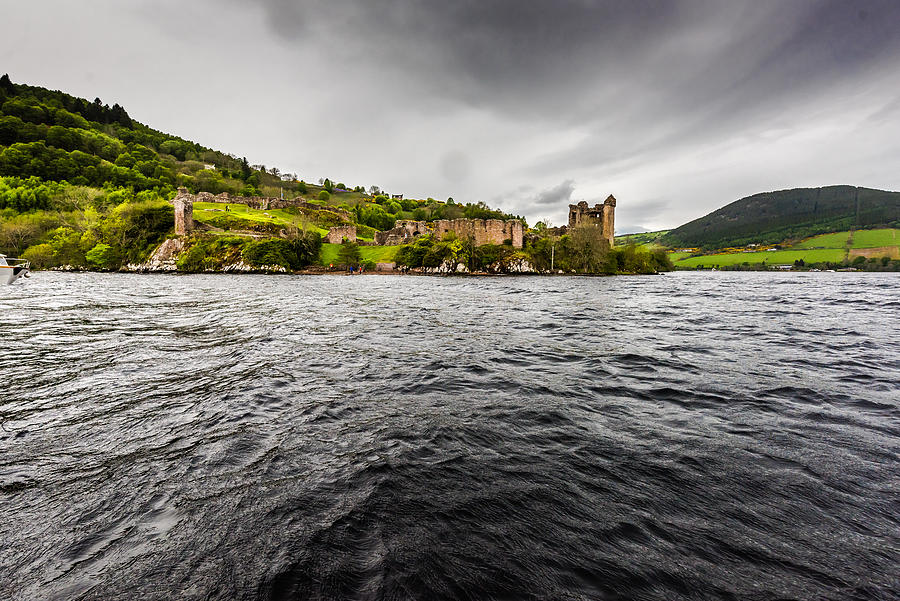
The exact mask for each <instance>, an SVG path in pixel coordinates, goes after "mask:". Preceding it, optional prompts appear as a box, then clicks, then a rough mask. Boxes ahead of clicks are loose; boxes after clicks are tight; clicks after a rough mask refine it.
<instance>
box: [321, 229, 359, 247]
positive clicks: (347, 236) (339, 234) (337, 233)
mask: <svg viewBox="0 0 900 601" xmlns="http://www.w3.org/2000/svg"><path fill="white" fill-rule="evenodd" d="M344 240H347V241H349V242H356V226H355V225H342V226H339V227H333V228H331V229H329V230H328V233H327V234H326V235H325V240H324V242H327V243H328V244H340V243H342V242H343V241H344Z"/></svg>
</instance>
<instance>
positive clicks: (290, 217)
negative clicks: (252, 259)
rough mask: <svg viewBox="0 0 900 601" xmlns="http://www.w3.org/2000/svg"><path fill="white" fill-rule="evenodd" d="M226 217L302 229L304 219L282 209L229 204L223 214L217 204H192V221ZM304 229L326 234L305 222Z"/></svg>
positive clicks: (222, 208) (221, 205)
mask: <svg viewBox="0 0 900 601" xmlns="http://www.w3.org/2000/svg"><path fill="white" fill-rule="evenodd" d="M221 216H227V217H229V218H232V219H243V220H245V221H250V222H255V223H271V224H275V225H292V226H295V227H299V228H302V227H303V225H304V219H303V217H302V216H300V215H295V214H293V213H289V212H287V211H285V210H284V209H270V210H268V211H263V210H260V209H251V208H250V207H248V206H247V205H244V204H229V205H228V212H227V213H226V212H225V205H224V204H222V203H218V202H195V203H194V219H196V220H197V221H201V222H207V221H210V220H212V219H215V218H216V217H221ZM306 228H307V229H311V230H313V231H317V232H319V233H320V234H322V235H325V234H327V233H328V230H327V229H322V228H320V227H317V226H315V225H313V224H311V223H309V222H308V221H306Z"/></svg>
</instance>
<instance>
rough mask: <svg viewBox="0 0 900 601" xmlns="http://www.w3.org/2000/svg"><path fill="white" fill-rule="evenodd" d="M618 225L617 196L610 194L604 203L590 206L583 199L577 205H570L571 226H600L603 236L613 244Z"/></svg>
mask: <svg viewBox="0 0 900 601" xmlns="http://www.w3.org/2000/svg"><path fill="white" fill-rule="evenodd" d="M615 225H616V198H615V197H614V196H613V195H612V194H610V195H609V198H607V199H606V200H605V201H603V204H602V205H601V204H596V205H594V206H593V207H589V206H588V203H586V202H585V201H583V200H582V201H581V202H579V203H578V204H575V205H569V227H568V229H572V228H575V227H583V226H591V227H599V228H600V230H601V232H602V236H603V238H604V239H605V240H606V241H607V242H609V245H610V246H612V245H613V242H614V240H615Z"/></svg>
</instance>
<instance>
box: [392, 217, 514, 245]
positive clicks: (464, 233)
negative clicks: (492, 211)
mask: <svg viewBox="0 0 900 601" xmlns="http://www.w3.org/2000/svg"><path fill="white" fill-rule="evenodd" d="M433 228H434V230H433V231H434V235H435V237H436V238H438V239H443V238H446V237H447V236H450V235H451V234H452V235H455V236H456V237H457V238H471V239H472V240H473V241H474V242H475V245H476V246H481V245H482V244H503V243H504V242H506V241H507V240H509V241H510V242H511V243H512V245H513V247H514V248H522V239H523V237H524V233H525V228H524V226H523V225H522V222H521V221H519V220H518V219H510V220H509V221H503V220H502V219H441V220H438V221H435V222H434V224H433ZM430 231H431V230H430V228H429V226H428V224H427V223H426V222H424V221H408V220H398V221H397V222H396V223H395V224H394V229H391V230H387V231H385V232H376V234H375V244H378V245H381V246H396V245H398V244H408V243H410V242H412V241H413V240H414V239H415V238H417V237H418V236H424V235H425V234H428V233H429V232H430Z"/></svg>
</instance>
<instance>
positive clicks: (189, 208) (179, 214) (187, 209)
mask: <svg viewBox="0 0 900 601" xmlns="http://www.w3.org/2000/svg"><path fill="white" fill-rule="evenodd" d="M172 204H174V205H175V233H176V234H179V235H183V234H186V233H188V232H190V231H191V230H193V229H194V196H193V195H192V194H191V193H190V192H188V190H187V188H178V194H176V195H175V198H174V199H172Z"/></svg>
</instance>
